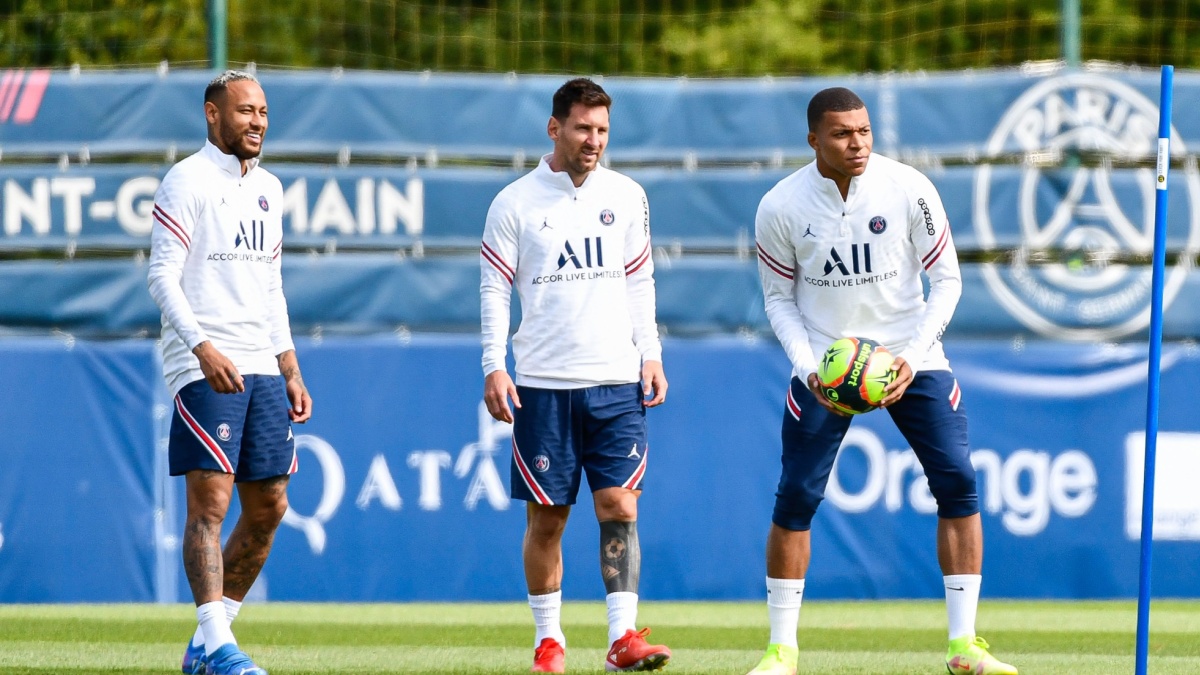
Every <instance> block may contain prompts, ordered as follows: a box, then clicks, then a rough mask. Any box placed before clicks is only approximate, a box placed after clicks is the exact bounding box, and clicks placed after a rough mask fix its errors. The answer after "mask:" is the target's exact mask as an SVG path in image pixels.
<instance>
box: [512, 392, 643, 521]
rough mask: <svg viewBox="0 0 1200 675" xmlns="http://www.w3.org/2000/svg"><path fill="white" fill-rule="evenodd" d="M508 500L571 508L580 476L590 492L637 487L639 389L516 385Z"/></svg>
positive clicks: (640, 465)
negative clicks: (510, 497) (517, 403)
mask: <svg viewBox="0 0 1200 675" xmlns="http://www.w3.org/2000/svg"><path fill="white" fill-rule="evenodd" d="M517 396H519V397H520V399H521V407H520V408H515V409H514V411H513V436H512V443H513V456H512V496H513V499H523V500H525V501H527V502H534V503H537V504H544V505H547V506H566V505H570V504H574V503H575V497H576V495H577V494H579V482H580V478H581V474H582V472H583V471H587V481H588V486H589V487H590V488H591V489H592V492H595V491H596V490H601V489H604V488H610V487H623V488H628V489H630V490H640V489H641V488H642V477H643V475H644V474H645V473H646V456H647V454H648V451H649V449H650V448H649V447H648V446H647V445H646V408H645V407H644V406H643V405H642V387H641V385H640V384H637V383H633V384H618V385H609V386H598V387H587V388H585V389H535V388H533V387H517Z"/></svg>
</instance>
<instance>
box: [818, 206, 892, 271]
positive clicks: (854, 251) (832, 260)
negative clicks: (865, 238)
mask: <svg viewBox="0 0 1200 675" xmlns="http://www.w3.org/2000/svg"><path fill="white" fill-rule="evenodd" d="M881 220H882V219H881ZM872 222H873V221H872ZM848 258H849V263H850V266H849V267H847V266H846V260H844V259H843V257H842V254H840V253H838V250H837V247H836V246H834V247H831V248H830V249H829V257H828V258H826V259H825V276H829V274H830V273H831V272H833V271H834V270H837V271H838V272H839V273H841V275H842V276H844V277H845V276H850V274H851V273H853V274H870V273H871V245H870V244H861V245H860V244H850V255H849V256H848ZM851 270H853V272H851Z"/></svg>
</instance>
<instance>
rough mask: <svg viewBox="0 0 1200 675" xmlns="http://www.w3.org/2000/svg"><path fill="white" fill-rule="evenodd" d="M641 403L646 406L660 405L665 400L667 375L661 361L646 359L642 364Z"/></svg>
mask: <svg viewBox="0 0 1200 675" xmlns="http://www.w3.org/2000/svg"><path fill="white" fill-rule="evenodd" d="M642 396H643V397H646V396H650V397H651V398H650V399H649V400H647V399H646V398H643V399H642V405H644V406H646V407H647V408H653V407H655V406H660V405H662V404H663V403H665V402H666V400H667V375H666V373H664V372H663V365H662V361H646V362H645V363H643V364H642Z"/></svg>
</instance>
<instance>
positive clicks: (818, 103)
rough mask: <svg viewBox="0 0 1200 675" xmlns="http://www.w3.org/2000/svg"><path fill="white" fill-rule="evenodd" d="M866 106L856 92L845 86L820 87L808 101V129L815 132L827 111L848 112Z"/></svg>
mask: <svg viewBox="0 0 1200 675" xmlns="http://www.w3.org/2000/svg"><path fill="white" fill-rule="evenodd" d="M865 107H867V104H865V103H863V101H862V99H861V98H859V97H858V94H855V93H854V92H852V91H850V90H849V89H847V88H845V87H830V88H829V89H822V90H821V91H818V92H817V93H816V94H815V95H813V97H812V100H811V101H809V102H808V130H809V131H810V132H815V131H816V130H817V125H819V124H820V123H821V118H822V117H824V116H825V113H827V112H849V111H851V110H858V109H860V108H865Z"/></svg>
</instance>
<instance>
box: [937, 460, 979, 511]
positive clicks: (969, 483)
mask: <svg viewBox="0 0 1200 675" xmlns="http://www.w3.org/2000/svg"><path fill="white" fill-rule="evenodd" d="M928 480H929V492H930V493H931V494H933V497H934V499H936V500H937V505H938V516H939V517H942V518H962V517H964V516H970V515H974V514H976V513H979V491H978V488H977V487H976V484H975V469H974V468H973V467H972V466H971V464H970V463H969V462H968V463H965V464H963V465H961V466H958V467H956V468H955V469H954V470H953V471H944V472H939V473H937V474H934V475H932V476H929V478H928Z"/></svg>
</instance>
